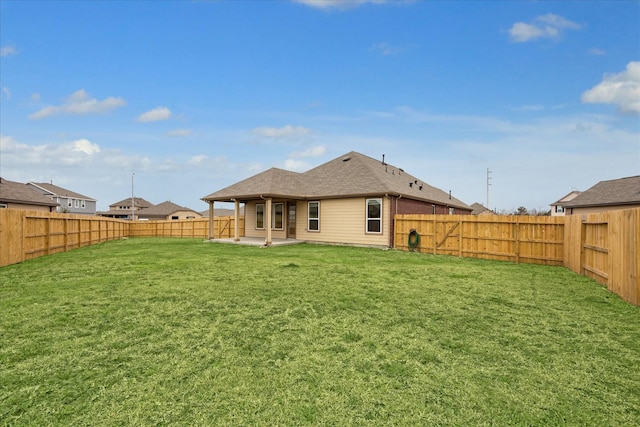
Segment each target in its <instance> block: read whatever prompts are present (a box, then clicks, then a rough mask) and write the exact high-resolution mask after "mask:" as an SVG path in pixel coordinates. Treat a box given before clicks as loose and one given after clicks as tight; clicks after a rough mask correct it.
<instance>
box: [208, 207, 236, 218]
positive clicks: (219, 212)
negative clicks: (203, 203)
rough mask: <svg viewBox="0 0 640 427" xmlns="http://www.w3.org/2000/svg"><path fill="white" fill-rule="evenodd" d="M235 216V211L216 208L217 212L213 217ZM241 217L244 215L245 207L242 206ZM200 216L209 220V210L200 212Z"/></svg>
mask: <svg viewBox="0 0 640 427" xmlns="http://www.w3.org/2000/svg"><path fill="white" fill-rule="evenodd" d="M233 215H235V212H234V210H233V209H227V208H216V210H215V212H214V213H213V216H233ZM240 215H244V207H243V206H240ZM200 216H202V218H209V209H206V210H204V211H200Z"/></svg>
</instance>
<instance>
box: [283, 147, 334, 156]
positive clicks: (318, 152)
mask: <svg viewBox="0 0 640 427" xmlns="http://www.w3.org/2000/svg"><path fill="white" fill-rule="evenodd" d="M326 152H327V149H326V148H325V147H324V146H323V145H318V146H315V147H311V148H308V149H307V150H304V151H296V152H294V153H291V157H293V158H300V157H320V156H322V155H324V153H326Z"/></svg>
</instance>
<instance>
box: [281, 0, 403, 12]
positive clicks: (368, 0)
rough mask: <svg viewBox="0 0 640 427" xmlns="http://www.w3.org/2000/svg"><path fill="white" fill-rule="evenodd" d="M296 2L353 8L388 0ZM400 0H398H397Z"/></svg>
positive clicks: (316, 6) (318, 7)
mask: <svg viewBox="0 0 640 427" xmlns="http://www.w3.org/2000/svg"><path fill="white" fill-rule="evenodd" d="M293 1H294V2H295V3H300V4H304V5H307V6H311V7H315V8H317V9H323V10H329V9H342V10H344V9H352V8H355V7H358V6H362V5H363V4H365V3H375V4H381V3H387V2H388V0H293ZM396 1H398V0H396Z"/></svg>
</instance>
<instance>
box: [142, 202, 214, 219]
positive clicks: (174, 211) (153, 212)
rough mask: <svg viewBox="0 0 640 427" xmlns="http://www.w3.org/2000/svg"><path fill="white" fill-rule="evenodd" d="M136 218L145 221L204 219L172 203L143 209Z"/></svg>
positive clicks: (192, 211) (196, 213)
mask: <svg viewBox="0 0 640 427" xmlns="http://www.w3.org/2000/svg"><path fill="white" fill-rule="evenodd" d="M136 216H137V217H138V219H143V220H178V219H194V218H201V217H202V215H200V214H199V213H198V212H196V211H194V210H192V209H189V208H185V207H183V206H178V205H176V204H175V203H172V202H170V201H166V202H162V203H159V204H157V205H154V206H150V207H148V208H145V209H142V210H141V211H140V212H139V213H138V214H137V215H136Z"/></svg>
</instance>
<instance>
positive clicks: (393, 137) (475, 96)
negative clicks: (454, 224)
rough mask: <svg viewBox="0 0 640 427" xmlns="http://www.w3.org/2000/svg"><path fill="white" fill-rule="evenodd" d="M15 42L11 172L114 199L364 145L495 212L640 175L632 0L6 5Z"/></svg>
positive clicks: (10, 48) (1, 79) (637, 51)
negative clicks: (610, 0) (601, 183)
mask: <svg viewBox="0 0 640 427" xmlns="http://www.w3.org/2000/svg"><path fill="white" fill-rule="evenodd" d="M0 49H1V50H0V54H1V56H0V61H1V62H0V86H1V88H2V92H1V94H0V102H1V103H0V107H1V108H0V133H1V137H2V140H1V141H2V142H1V147H0V175H1V176H2V177H3V178H5V179H9V180H13V181H21V182H28V181H35V182H50V181H53V183H54V184H57V185H60V186H62V187H65V188H68V189H70V190H73V191H76V192H79V193H82V194H85V195H87V196H89V197H92V198H95V199H97V200H98V209H100V210H106V209H107V207H108V205H109V204H111V203H114V202H116V201H119V200H121V199H124V198H127V197H130V196H131V182H132V177H133V181H134V192H135V195H136V196H137V197H143V198H145V199H147V200H149V201H150V202H152V203H161V202H163V201H166V200H171V201H173V202H174V203H177V204H180V205H183V206H188V207H190V208H192V209H195V210H204V209H206V204H205V203H204V202H202V201H201V200H200V198H201V197H203V196H205V195H207V194H209V193H212V192H214V191H217V190H219V189H221V188H224V187H226V186H228V185H230V184H233V183H235V182H237V181H239V180H242V179H244V178H247V177H249V176H251V175H254V174H256V173H258V172H261V171H263V170H266V169H268V168H270V167H280V168H284V169H289V170H294V171H299V172H303V171H305V170H308V169H310V168H312V167H315V166H318V165H320V164H322V163H324V162H326V161H329V160H331V159H333V158H336V157H338V156H340V155H342V154H344V153H347V152H349V151H352V150H353V151H358V152H361V153H363V154H366V155H368V156H371V157H374V158H380V159H381V158H382V155H383V154H384V155H385V159H386V161H387V162H388V163H390V164H392V165H394V166H397V167H401V168H403V169H404V170H405V171H407V172H408V173H411V174H412V175H415V176H416V177H419V178H420V179H423V180H424V181H426V182H428V183H429V184H431V185H434V186H436V187H439V188H441V189H443V190H444V191H449V190H451V191H452V193H453V194H454V195H455V196H456V197H457V198H459V199H461V200H463V201H464V202H466V203H468V204H472V203H474V202H481V203H483V204H484V203H485V202H486V196H487V194H486V183H487V180H486V177H487V173H486V171H487V168H490V170H491V181H490V183H491V186H490V189H489V207H490V208H492V209H497V210H515V209H516V208H517V207H519V206H525V207H526V208H528V209H538V210H543V209H548V205H549V204H550V203H552V202H554V201H556V200H558V199H560V198H561V197H562V196H564V195H565V194H567V193H569V192H570V191H571V190H572V189H579V190H585V189H587V188H589V187H591V186H592V185H594V184H595V183H597V182H598V181H601V180H605V179H615V178H621V177H625V176H633V175H639V174H640V2H637V1H615V2H605V1H603V2H596V1H584V2H581V1H571V2H569V1H567V2H536V1H510V2H505V1H496V2H490V1H482V2H472V1H466V2H465V1H457V2H453V1H451V2H447V1H402V0H396V1H393V0H389V1H384V0H370V1H369V0H353V1H352V0H344V1H337V0H336V1H329V0H299V1H286V0H281V1H175V2H172V1H162V2H150V1H140V2H137V1H104V2H100V1H86V2H80V1H75V2H71V1H55V0H53V1H46V2H45V1H13V0H3V1H2V2H0ZM134 173H135V176H133V174H134Z"/></svg>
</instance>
